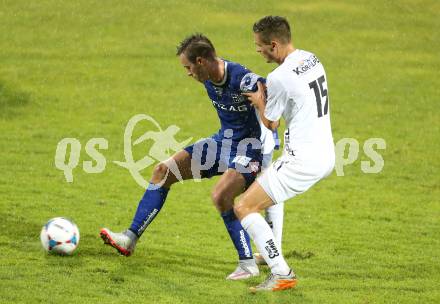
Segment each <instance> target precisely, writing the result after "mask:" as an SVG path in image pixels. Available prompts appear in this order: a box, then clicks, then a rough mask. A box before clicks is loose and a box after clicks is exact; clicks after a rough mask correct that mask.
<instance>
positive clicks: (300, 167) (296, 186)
mask: <svg viewBox="0 0 440 304" xmlns="http://www.w3.org/2000/svg"><path fill="white" fill-rule="evenodd" d="M334 166H335V159H334V158H329V159H328V160H323V159H319V161H316V162H312V161H301V160H299V159H297V158H295V157H286V156H282V157H280V158H278V159H277V160H276V161H275V162H273V163H272V165H271V166H270V167H269V168H267V169H266V170H265V171H264V172H263V173H262V174H261V175H260V176H259V177H258V178H257V182H258V184H260V186H261V187H262V188H263V190H264V191H265V192H266V193H267V195H268V196H269V197H270V198H271V199H272V201H273V203H274V204H278V203H282V202H284V201H286V200H288V199H290V198H292V197H294V196H296V195H298V194H301V193H303V192H305V191H307V190H308V189H309V188H310V187H312V186H313V185H314V184H316V183H317V182H319V181H320V180H321V179H323V178H325V177H326V176H328V175H329V174H330V173H331V172H332V171H333V168H334Z"/></svg>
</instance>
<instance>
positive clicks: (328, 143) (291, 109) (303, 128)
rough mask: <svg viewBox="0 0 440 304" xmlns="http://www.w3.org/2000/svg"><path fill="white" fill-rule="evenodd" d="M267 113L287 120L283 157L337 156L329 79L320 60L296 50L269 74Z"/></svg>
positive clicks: (274, 119)
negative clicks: (331, 123)
mask: <svg viewBox="0 0 440 304" xmlns="http://www.w3.org/2000/svg"><path fill="white" fill-rule="evenodd" d="M267 94H268V96H267V104H266V109H265V112H264V116H265V117H266V118H267V119H269V120H271V121H277V120H279V119H280V118H281V116H282V117H283V118H284V120H285V121H286V131H285V133H284V152H283V156H284V157H289V156H296V157H299V158H306V159H310V158H315V157H316V156H317V154H319V155H320V157H322V156H323V155H322V154H325V153H326V152H328V153H329V154H332V155H329V156H331V157H334V144H333V136H332V132H331V125H330V105H329V96H328V91H327V78H326V74H325V71H324V67H323V66H322V64H321V62H320V61H319V59H318V58H317V57H316V56H315V55H314V54H312V53H310V52H307V51H303V50H295V51H294V52H292V53H291V54H289V56H287V57H286V59H285V60H284V62H283V63H282V64H281V65H280V66H279V67H277V68H276V69H275V70H274V71H273V72H271V73H270V74H269V75H268V77H267Z"/></svg>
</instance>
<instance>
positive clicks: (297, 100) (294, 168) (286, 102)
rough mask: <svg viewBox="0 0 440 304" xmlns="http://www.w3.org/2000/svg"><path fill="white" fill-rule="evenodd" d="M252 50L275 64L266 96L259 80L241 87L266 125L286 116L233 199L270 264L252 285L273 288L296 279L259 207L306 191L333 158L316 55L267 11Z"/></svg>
mask: <svg viewBox="0 0 440 304" xmlns="http://www.w3.org/2000/svg"><path fill="white" fill-rule="evenodd" d="M253 31H254V38H255V44H256V47H257V52H259V53H261V55H262V56H263V57H264V58H265V59H266V60H267V62H275V63H277V64H278V65H279V66H278V67H277V68H276V69H275V70H274V71H272V72H271V73H270V74H269V75H268V77H267V82H266V86H267V98H266V95H265V93H264V91H265V90H264V87H263V84H261V83H259V84H258V87H259V89H258V91H257V92H255V93H246V94H245V95H246V96H248V99H249V101H250V102H251V103H252V104H253V105H254V106H255V108H256V109H257V110H258V112H259V114H260V118H261V119H262V121H263V123H264V125H265V126H266V127H268V128H269V129H272V130H273V129H275V128H277V127H278V126H279V120H280V119H281V117H283V118H284V120H285V122H286V130H285V132H284V149H283V154H282V156H281V157H280V158H278V159H277V160H275V162H273V163H272V165H271V166H270V167H269V168H268V169H267V170H266V171H265V172H263V174H262V175H261V176H260V177H259V178H258V179H257V181H256V182H254V183H253V184H252V185H251V186H250V188H249V189H247V191H246V192H245V193H244V194H243V195H242V197H241V198H240V200H239V202H238V203H237V204H236V205H235V207H234V211H235V213H236V215H237V217H238V218H239V219H240V221H241V224H242V226H243V227H244V229H245V230H246V231H247V232H248V234H249V235H250V236H251V238H252V239H253V240H254V243H255V244H256V246H257V248H258V250H259V252H260V254H261V255H262V256H263V258H264V260H265V261H266V262H267V264H268V265H269V267H270V269H271V274H270V275H269V277H268V278H267V279H266V280H265V281H264V282H263V283H261V284H259V285H257V286H255V287H251V291H253V292H257V291H276V290H284V289H289V288H293V287H295V286H296V284H297V279H296V276H295V274H294V272H293V270H292V269H291V268H290V267H289V266H288V265H287V263H286V261H285V259H284V257H283V255H282V254H281V252H280V250H279V246H280V244H278V242H277V240H276V239H275V238H274V235H273V232H272V230H271V229H270V227H269V225H268V224H267V222H266V221H265V220H264V219H263V217H262V216H261V215H260V213H259V212H260V211H262V210H264V209H266V208H268V207H270V206H272V205H274V204H277V203H279V202H283V201H286V200H288V199H290V198H292V197H294V196H296V195H298V194H301V193H303V192H305V191H307V190H308V189H309V188H310V187H312V186H313V185H314V184H316V183H317V182H318V181H320V180H321V179H323V178H325V177H326V176H328V175H329V174H330V173H331V172H332V170H333V167H334V164H335V151H334V144H333V136H332V132H331V126H330V111H329V107H330V106H329V96H328V88H327V78H326V74H325V71H324V68H323V66H322V64H321V62H320V61H319V59H318V58H317V57H316V56H315V55H314V54H312V53H310V52H307V51H303V50H299V49H295V48H294V46H293V44H292V41H291V33H290V26H289V23H288V22H287V20H286V19H285V18H283V17H279V16H266V17H264V18H262V19H261V20H259V21H258V22H256V23H255V24H254V27H253Z"/></svg>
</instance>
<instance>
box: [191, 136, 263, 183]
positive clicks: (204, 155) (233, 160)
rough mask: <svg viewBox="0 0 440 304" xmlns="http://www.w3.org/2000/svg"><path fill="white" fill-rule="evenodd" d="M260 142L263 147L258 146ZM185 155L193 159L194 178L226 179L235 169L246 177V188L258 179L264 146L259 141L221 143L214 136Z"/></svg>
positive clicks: (220, 140) (193, 146)
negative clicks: (224, 174) (221, 177)
mask: <svg viewBox="0 0 440 304" xmlns="http://www.w3.org/2000/svg"><path fill="white" fill-rule="evenodd" d="M251 142H252V143H251ZM257 142H258V143H259V144H256V143H257ZM185 151H187V152H188V153H189V154H190V155H191V169H192V173H193V176H194V178H211V177H213V176H216V175H222V174H223V173H224V172H225V171H226V170H227V169H229V168H232V169H235V170H237V172H239V173H241V174H242V175H243V177H244V178H245V180H246V188H247V187H249V186H250V185H251V184H252V182H253V181H254V180H255V178H256V177H257V174H258V173H259V172H260V170H261V163H262V161H263V155H262V154H261V143H260V142H259V140H258V139H255V138H250V139H244V140H242V141H241V142H236V141H232V140H230V139H219V138H218V137H217V136H216V135H214V136H212V137H209V138H204V139H201V140H199V141H197V142H196V143H195V144H193V145H191V146H188V147H186V148H185ZM197 174H200V175H199V176H198V175H197Z"/></svg>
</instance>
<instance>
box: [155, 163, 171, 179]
mask: <svg viewBox="0 0 440 304" xmlns="http://www.w3.org/2000/svg"><path fill="white" fill-rule="evenodd" d="M168 170H169V169H168V167H167V166H166V165H165V164H164V163H160V164H158V165H156V166H155V167H154V170H153V177H152V178H151V182H152V183H154V184H165V183H166V178H167V173H168Z"/></svg>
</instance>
